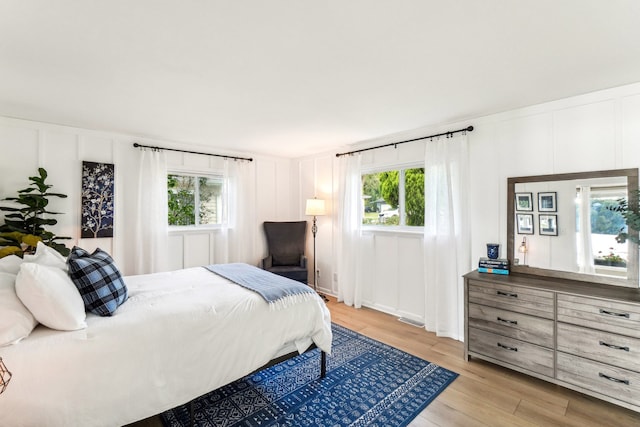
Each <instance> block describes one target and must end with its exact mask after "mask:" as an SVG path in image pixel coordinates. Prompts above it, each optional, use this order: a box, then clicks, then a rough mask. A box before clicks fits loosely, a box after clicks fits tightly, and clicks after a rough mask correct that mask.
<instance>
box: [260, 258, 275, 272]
mask: <svg viewBox="0 0 640 427" xmlns="http://www.w3.org/2000/svg"><path fill="white" fill-rule="evenodd" d="M271 267H273V257H272V256H271V255H269V256H268V257H266V258H263V259H262V269H263V270H267V269H269V268H271Z"/></svg>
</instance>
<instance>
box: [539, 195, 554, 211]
mask: <svg viewBox="0 0 640 427" xmlns="http://www.w3.org/2000/svg"><path fill="white" fill-rule="evenodd" d="M556 211H557V207H556V192H555V191H553V192H548V193H538V212H556Z"/></svg>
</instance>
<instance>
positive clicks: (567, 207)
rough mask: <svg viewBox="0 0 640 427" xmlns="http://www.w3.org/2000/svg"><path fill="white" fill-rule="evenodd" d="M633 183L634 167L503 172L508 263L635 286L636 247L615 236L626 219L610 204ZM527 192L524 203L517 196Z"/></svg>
mask: <svg viewBox="0 0 640 427" xmlns="http://www.w3.org/2000/svg"><path fill="white" fill-rule="evenodd" d="M637 186H638V170H637V169H625V170H616V171H599V172H585V173H572V174H560V175H541V176H531V177H520V178H509V180H508V193H509V200H508V207H509V209H508V210H509V216H508V218H509V220H508V239H509V240H508V244H507V246H508V247H507V251H508V258H509V259H510V260H511V263H512V269H513V270H514V271H520V272H525V273H531V274H539V275H545V276H555V277H564V278H571V279H577V280H588V281H595V282H598V283H606V284H615V285H622V286H630V287H638V248H637V246H636V245H635V244H634V243H631V242H629V241H627V242H625V243H618V242H617V241H616V236H617V235H618V233H619V232H620V231H621V230H622V229H624V228H625V227H626V225H625V221H624V218H623V217H622V215H621V214H620V213H619V212H615V211H614V210H612V209H610V207H614V206H616V205H617V201H618V200H619V199H620V198H628V197H629V196H630V195H633V192H629V191H628V188H634V189H635V188H637ZM529 194H530V195H531V197H530V198H531V205H530V206H527V204H526V203H522V196H523V195H529ZM531 222H532V224H531V226H530V225H529V224H530V223H531ZM522 242H526V251H524V252H523V250H522Z"/></svg>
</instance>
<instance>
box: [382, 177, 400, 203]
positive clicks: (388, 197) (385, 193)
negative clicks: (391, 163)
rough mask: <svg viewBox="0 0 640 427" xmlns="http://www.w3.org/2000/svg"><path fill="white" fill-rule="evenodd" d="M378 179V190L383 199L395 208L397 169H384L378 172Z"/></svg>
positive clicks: (397, 181) (397, 195) (396, 199)
mask: <svg viewBox="0 0 640 427" xmlns="http://www.w3.org/2000/svg"><path fill="white" fill-rule="evenodd" d="M378 176H379V179H380V192H381V194H382V198H383V199H384V201H385V202H386V203H387V204H388V205H390V206H391V209H396V208H397V207H398V203H399V201H400V200H399V198H400V196H399V191H398V186H399V183H400V173H399V172H398V171H386V172H380V173H379V174H378Z"/></svg>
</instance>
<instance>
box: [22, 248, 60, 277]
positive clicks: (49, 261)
mask: <svg viewBox="0 0 640 427" xmlns="http://www.w3.org/2000/svg"><path fill="white" fill-rule="evenodd" d="M24 262H35V263H38V264H40V265H48V266H50V267H57V268H61V269H62V270H64V271H68V269H69V268H68V267H67V259H66V258H65V257H63V256H62V255H61V254H60V252H58V251H56V250H55V249H53V248H50V247H49V246H47V245H45V244H44V243H42V242H38V245H37V246H36V253H35V254H33V255H25V256H24Z"/></svg>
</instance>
